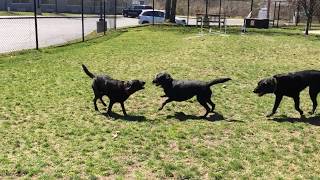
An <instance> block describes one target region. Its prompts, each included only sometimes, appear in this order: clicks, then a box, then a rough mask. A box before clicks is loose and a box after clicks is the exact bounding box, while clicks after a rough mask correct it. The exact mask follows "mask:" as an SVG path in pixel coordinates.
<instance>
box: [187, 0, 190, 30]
mask: <svg viewBox="0 0 320 180" xmlns="http://www.w3.org/2000/svg"><path fill="white" fill-rule="evenodd" d="M189 16H190V0H188V16H187V25H189Z"/></svg>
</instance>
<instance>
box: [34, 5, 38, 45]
mask: <svg viewBox="0 0 320 180" xmlns="http://www.w3.org/2000/svg"><path fill="white" fill-rule="evenodd" d="M33 8H34V27H35V33H36V49H37V50H38V49H39V41H38V20H37V2H36V0H33Z"/></svg>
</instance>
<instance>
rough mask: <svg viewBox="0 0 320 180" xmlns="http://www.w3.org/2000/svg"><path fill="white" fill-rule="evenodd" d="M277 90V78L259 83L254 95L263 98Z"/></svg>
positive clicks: (266, 79)
mask: <svg viewBox="0 0 320 180" xmlns="http://www.w3.org/2000/svg"><path fill="white" fill-rule="evenodd" d="M276 89H277V79H276V78H275V77H271V78H265V79H262V80H261V81H259V83H258V86H257V87H256V88H255V89H254V91H253V92H254V93H255V94H258V96H263V95H265V94H268V93H274V92H275V91H276Z"/></svg>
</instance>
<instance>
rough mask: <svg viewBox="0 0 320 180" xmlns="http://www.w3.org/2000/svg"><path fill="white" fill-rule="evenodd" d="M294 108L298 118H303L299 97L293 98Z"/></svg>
mask: <svg viewBox="0 0 320 180" xmlns="http://www.w3.org/2000/svg"><path fill="white" fill-rule="evenodd" d="M293 100H294V108H295V109H296V110H297V111H298V112H299V113H300V116H301V117H303V111H302V110H301V109H300V97H299V95H297V96H295V97H293Z"/></svg>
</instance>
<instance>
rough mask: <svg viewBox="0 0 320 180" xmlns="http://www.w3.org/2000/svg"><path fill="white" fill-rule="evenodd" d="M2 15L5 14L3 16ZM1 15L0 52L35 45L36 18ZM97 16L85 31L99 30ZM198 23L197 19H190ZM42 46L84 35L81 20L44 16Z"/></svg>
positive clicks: (129, 21) (129, 22)
mask: <svg viewBox="0 0 320 180" xmlns="http://www.w3.org/2000/svg"><path fill="white" fill-rule="evenodd" d="M1 18H3V16H2V17H1ZM1 18H0V53H4V52H12V51H18V50H23V49H33V48H35V46H36V45H35V30H34V19H1ZM96 21H97V18H87V19H85V22H84V24H85V28H84V29H85V34H86V35H87V34H89V33H91V32H92V31H95V30H96ZM227 22H228V23H227V24H228V25H241V24H242V23H243V20H241V19H240V20H238V19H237V20H234V19H233V20H232V19H230V20H228V21H227ZM107 24H108V28H110V27H111V28H113V24H114V21H113V19H112V18H110V19H107ZM190 24H194V25H195V20H194V19H190ZM135 25H138V19H135V18H122V17H121V18H117V27H127V26H135ZM38 29H39V36H38V37H39V46H40V47H48V46H51V45H57V44H63V43H66V42H68V41H72V40H74V39H80V38H81V33H82V31H81V19H80V18H75V19H70V18H45V19H38Z"/></svg>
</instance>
